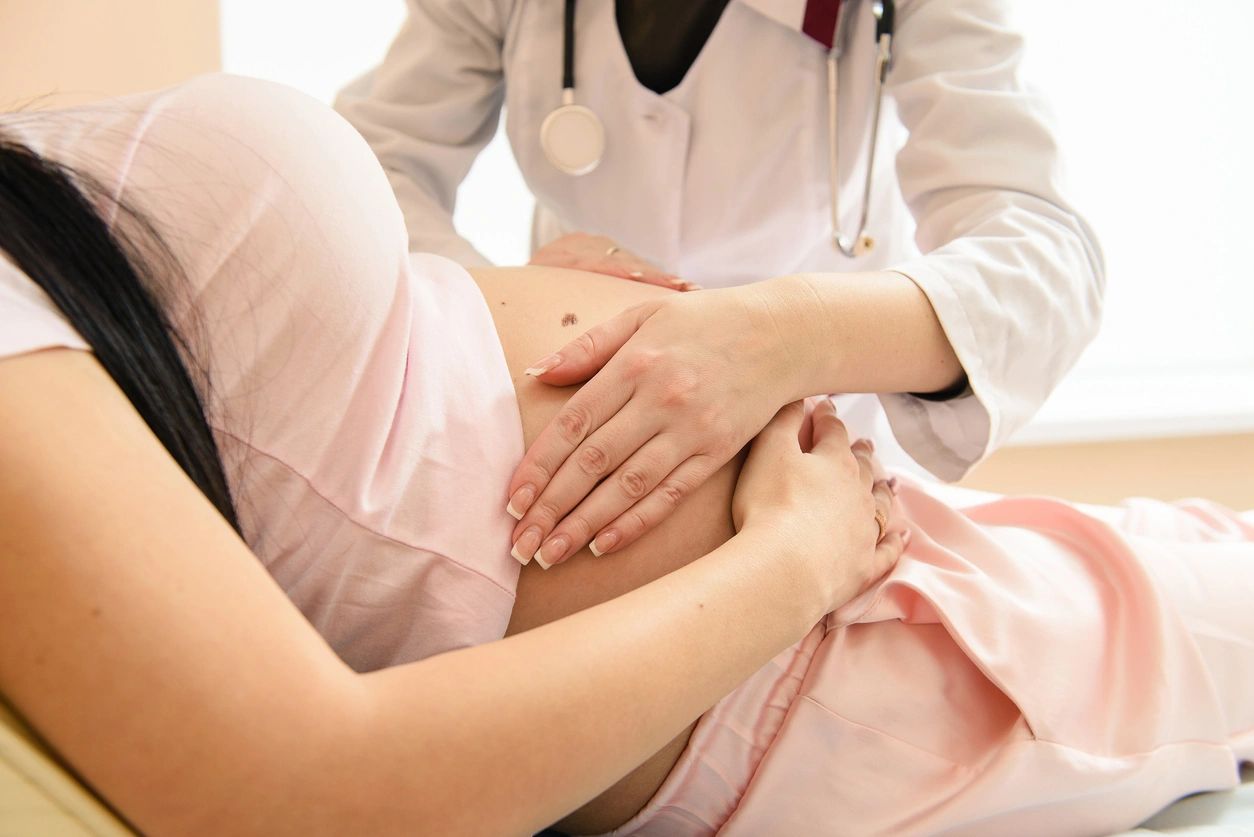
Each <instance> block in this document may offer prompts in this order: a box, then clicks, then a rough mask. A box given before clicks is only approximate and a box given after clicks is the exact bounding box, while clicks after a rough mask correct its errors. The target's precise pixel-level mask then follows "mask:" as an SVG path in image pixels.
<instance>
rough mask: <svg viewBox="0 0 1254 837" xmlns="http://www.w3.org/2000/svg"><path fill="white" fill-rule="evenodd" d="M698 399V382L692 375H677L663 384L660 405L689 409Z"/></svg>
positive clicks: (659, 394) (659, 399)
mask: <svg viewBox="0 0 1254 837" xmlns="http://www.w3.org/2000/svg"><path fill="white" fill-rule="evenodd" d="M696 397H697V381H696V378H695V377H694V376H692V375H687V374H683V373H675V374H672V375H670V376H668V377H667V379H666V380H665V381H663V382H662V386H661V391H660V392H659V393H658V403H660V404H661V405H662V406H663V407H687V406H688V405H690V404H692V403H693V402H694V401H695V400H696Z"/></svg>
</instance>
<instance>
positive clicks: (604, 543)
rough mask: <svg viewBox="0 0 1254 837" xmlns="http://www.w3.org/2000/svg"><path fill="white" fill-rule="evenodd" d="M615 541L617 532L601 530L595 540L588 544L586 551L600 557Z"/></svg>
mask: <svg viewBox="0 0 1254 837" xmlns="http://www.w3.org/2000/svg"><path fill="white" fill-rule="evenodd" d="M617 543H618V533H617V532H602V533H601V534H599V535H597V538H596V540H594V541H593V542H592V543H590V544H588V551H589V552H591V553H592V554H593V555H595V556H596V557H598V558H600V557H601V556H602V555H604V554H605V553H607V552H609V551H610V550H611V549H613V548H614V547H615V545H616V544H617Z"/></svg>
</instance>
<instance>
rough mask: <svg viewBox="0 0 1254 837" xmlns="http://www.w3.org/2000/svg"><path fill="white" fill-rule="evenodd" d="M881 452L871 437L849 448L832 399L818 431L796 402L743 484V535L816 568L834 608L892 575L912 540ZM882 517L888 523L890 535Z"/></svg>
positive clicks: (735, 506)
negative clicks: (881, 470)
mask: <svg viewBox="0 0 1254 837" xmlns="http://www.w3.org/2000/svg"><path fill="white" fill-rule="evenodd" d="M807 436H809V437H810V438H811V439H812V440H813V441H812V444H811V445H810V447H809V450H808V451H807V450H805V449H804V448H803V443H804V440H805V439H806V437H807ZM873 450H874V449H873V447H872V445H871V443H870V442H869V441H868V440H866V439H859V440H858V441H856V442H854V443H853V444H852V445H850V444H849V436H848V434H847V433H846V431H845V425H844V423H842V422H841V421H840V419H838V418H837V417H836V409H835V407H834V406H833V405H832V402H831V400H830V399H827V398H824V399H822V400H821V401H820V402H819V404H818V406H817V407H815V409H814V412H813V415H812V426H810V425H807V424H806V422H805V416H804V412H803V409H802V405H801V402H794V403H792V404H789V405H787V406H786V407H784V408H783V409H782V410H780V411H779V412H778V413H777V414H776V415H775V418H773V419H772V420H771V422H770V423H769V424H768V425H767V426H766V427H765V428H764V429H763V430H762V432H761V433H760V434H758V437H757V438H756V439H754V441H753V447H752V449H751V450H750V452H749V459H748V461H747V462H746V463H745V466H744V469H743V470H741V472H740V480H739V481H738V482H737V484H736V493H735V495H734V497H733V499H732V521H733V523H734V524H735V526H736V531H738V532H740V531H745V530H747V529H757V530H765V531H769V532H770V533H771V537H772V538H778V539H780V540H781V546H782V552H783V554H788V555H792V556H795V557H797V558H799V559H801V560H803V561H806V562H808V563H809V565H810V567H811V568H812V569H811V571H812V572H813V574H814V578H815V579H816V581H817V583H820V584H823V585H825V588H826V590H825V593H826V596H827V601H828V608H829V610H836V609H837V608H838V607H840V606H841V605H843V604H845V603H846V602H848V601H849V600H850V599H852V598H853V597H854V596H856V595H858V594H859V593H861V592H862V591H863V590H865V589H866V588H867V587H869V586H870V584H871V583H872V582H873V581H875V580H876V579H877V578H879V577H880V576H882V575H883V574H884V573H886V572H887V571H888V570H889V569H890V568H891V567H892V566H893V564H895V563H896V562H897V559H898V558H899V557H901V553H902V551H903V550H904V549H905V547H906V544H907V543H908V542H909V537H910V535H909V531H908V530H907V529H906V527H905V522H904V520H903V519H902V515H901V514H900V513H899V510H897V509H895V508H894V506H895V502H894V500H895V486H896V481H895V480H889V479H877V478H876V476H877V475H876V471H877V468H876V465H875V463H874V462H873V460H872V453H873ZM877 515H880V516H882V519H883V520H884V522H885V528H884V532H883V537H880V525H879V522H878V521H877V519H876V518H877Z"/></svg>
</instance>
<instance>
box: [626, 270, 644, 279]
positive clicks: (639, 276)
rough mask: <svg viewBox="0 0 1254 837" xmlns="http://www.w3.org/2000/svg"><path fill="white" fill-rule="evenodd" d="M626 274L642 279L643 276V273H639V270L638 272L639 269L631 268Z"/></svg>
mask: <svg viewBox="0 0 1254 837" xmlns="http://www.w3.org/2000/svg"><path fill="white" fill-rule="evenodd" d="M627 275H628V276H630V277H631V278H632V279H643V278H644V274H643V273H641V272H640V271H638V270H633V271H632V272H631V273H628V274H627Z"/></svg>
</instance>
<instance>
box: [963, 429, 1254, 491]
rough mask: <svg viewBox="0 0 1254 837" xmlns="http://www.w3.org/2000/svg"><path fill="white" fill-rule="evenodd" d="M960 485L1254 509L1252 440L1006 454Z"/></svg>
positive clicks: (1172, 441) (1204, 440) (1079, 447)
mask: <svg viewBox="0 0 1254 837" xmlns="http://www.w3.org/2000/svg"><path fill="white" fill-rule="evenodd" d="M962 484H963V485H966V486H970V487H972V488H983V489H987V490H990V491H998V492H1001V493H1007V494H1010V493H1015V494H1022V493H1033V494H1052V495H1056V496H1059V497H1065V498H1067V499H1071V500H1084V501H1088V502H1093V503H1113V502H1115V501H1117V500H1119V499H1122V498H1123V497H1130V496H1133V495H1138V496H1142V497H1157V498H1159V499H1162V500H1173V499H1177V498H1180V497H1206V498H1209V499H1212V500H1217V501H1219V502H1221V503H1224V504H1225V505H1227V506H1229V507H1231V508H1234V509H1239V510H1246V509H1254V434H1246V435H1235V436H1198V437H1186V438H1175V439H1142V440H1136V441H1128V442H1104V443H1101V444H1087V445H1058V446H1047V447H1018V448H1004V449H1003V450H1001V451H999V452H997V453H996V454H994V455H993V456H992V457H990V458H989V459H988V461H987V462H984V463H982V464H981V465H979V466H978V467H977V468H976V469H975V470H974V471H973V472H972V473H971V475H970V476H968V477H967V478H966V479H965V480H963V482H962Z"/></svg>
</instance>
